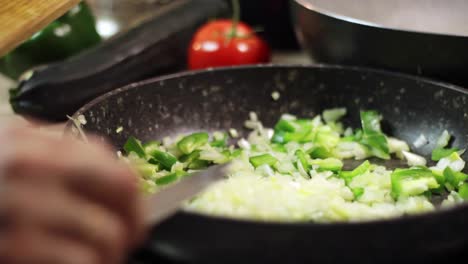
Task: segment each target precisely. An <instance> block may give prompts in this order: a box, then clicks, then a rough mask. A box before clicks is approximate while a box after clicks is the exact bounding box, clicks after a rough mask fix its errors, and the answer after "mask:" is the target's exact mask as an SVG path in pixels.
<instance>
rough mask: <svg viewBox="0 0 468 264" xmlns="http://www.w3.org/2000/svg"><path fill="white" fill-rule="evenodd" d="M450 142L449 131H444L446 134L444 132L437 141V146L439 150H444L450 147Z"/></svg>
mask: <svg viewBox="0 0 468 264" xmlns="http://www.w3.org/2000/svg"><path fill="white" fill-rule="evenodd" d="M449 141H450V133H449V132H448V131H447V130H444V132H442V135H440V137H439V138H438V139H437V143H436V146H437V147H438V148H443V147H445V146H447V145H448V143H449Z"/></svg>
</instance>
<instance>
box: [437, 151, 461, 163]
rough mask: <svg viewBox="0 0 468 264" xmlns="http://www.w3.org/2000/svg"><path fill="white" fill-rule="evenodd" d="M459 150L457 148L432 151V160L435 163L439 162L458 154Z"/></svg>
mask: <svg viewBox="0 0 468 264" xmlns="http://www.w3.org/2000/svg"><path fill="white" fill-rule="evenodd" d="M458 150H459V149H457V148H449V149H446V148H435V149H434V150H432V157H431V158H432V160H433V161H439V160H441V159H443V158H445V157H448V156H450V155H452V153H454V152H457V151H458Z"/></svg>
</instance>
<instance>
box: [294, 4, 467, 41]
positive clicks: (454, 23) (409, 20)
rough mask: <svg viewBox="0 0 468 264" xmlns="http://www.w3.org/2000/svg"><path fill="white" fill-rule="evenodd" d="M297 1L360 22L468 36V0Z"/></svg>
mask: <svg viewBox="0 0 468 264" xmlns="http://www.w3.org/2000/svg"><path fill="white" fill-rule="evenodd" d="M296 2H298V3H300V4H301V5H303V6H305V7H307V8H308V9H311V10H315V11H318V12H321V13H325V14H327V15H330V16H333V17H337V18H340V19H344V20H348V21H350V22H354V23H359V24H370V25H374V26H379V27H385V28H393V29H400V30H406V31H416V32H424V33H436V34H447V35H455V36H468V27H467V26H466V25H467V24H468V16H467V15H466V13H467V12H468V1H466V0H451V1H440V0H413V1H408V0H391V1H388V0H357V1H349V0H336V1H329V0H296Z"/></svg>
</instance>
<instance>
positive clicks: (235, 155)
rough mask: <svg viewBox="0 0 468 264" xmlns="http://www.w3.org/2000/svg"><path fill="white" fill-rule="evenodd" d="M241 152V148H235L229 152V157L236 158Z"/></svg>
mask: <svg viewBox="0 0 468 264" xmlns="http://www.w3.org/2000/svg"><path fill="white" fill-rule="evenodd" d="M241 154H242V149H235V150H233V151H232V153H231V158H237V157H239V156H240V155H241Z"/></svg>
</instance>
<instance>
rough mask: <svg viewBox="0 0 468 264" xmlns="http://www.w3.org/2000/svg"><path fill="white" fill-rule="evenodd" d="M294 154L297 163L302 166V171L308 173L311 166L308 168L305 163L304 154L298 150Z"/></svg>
mask: <svg viewBox="0 0 468 264" xmlns="http://www.w3.org/2000/svg"><path fill="white" fill-rule="evenodd" d="M295 154H296V157H297V162H300V163H301V165H302V168H304V170H305V171H306V172H309V171H310V169H311V166H310V164H309V162H308V161H307V155H306V153H305V152H304V151H302V150H300V149H298V150H297V151H296V153H295Z"/></svg>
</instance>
